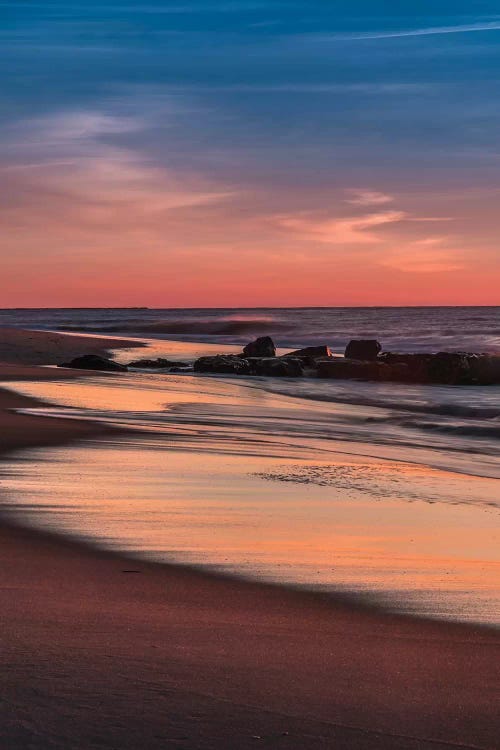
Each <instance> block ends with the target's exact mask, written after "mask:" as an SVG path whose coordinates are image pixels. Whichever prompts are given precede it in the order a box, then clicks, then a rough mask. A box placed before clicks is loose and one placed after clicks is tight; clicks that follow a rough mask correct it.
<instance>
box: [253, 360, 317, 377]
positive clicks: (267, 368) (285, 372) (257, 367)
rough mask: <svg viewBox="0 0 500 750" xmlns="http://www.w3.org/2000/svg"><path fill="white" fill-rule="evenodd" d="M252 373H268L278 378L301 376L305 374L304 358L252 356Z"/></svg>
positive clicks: (267, 374)
mask: <svg viewBox="0 0 500 750" xmlns="http://www.w3.org/2000/svg"><path fill="white" fill-rule="evenodd" d="M245 361H246V362H248V363H249V365H250V372H251V374H252V375H266V376H269V377H278V378H300V377H302V375H303V374H304V370H303V364H302V360H301V359H300V358H299V357H287V358H286V359H285V358H284V357H250V358H248V359H247V360H245Z"/></svg>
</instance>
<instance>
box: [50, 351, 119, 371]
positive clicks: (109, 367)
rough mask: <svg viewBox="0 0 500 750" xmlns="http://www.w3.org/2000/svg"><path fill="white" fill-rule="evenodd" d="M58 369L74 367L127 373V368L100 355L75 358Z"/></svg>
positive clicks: (85, 355)
mask: <svg viewBox="0 0 500 750" xmlns="http://www.w3.org/2000/svg"><path fill="white" fill-rule="evenodd" d="M58 367H72V368H75V369H78V370H102V371H110V372H127V369H128V368H127V366H126V365H121V364H119V363H118V362H114V361H113V360H112V359H108V358H106V357H100V356H99V355H98V354H84V355H83V356H82V357H75V359H72V360H71V362H64V363H63V364H61V365H58Z"/></svg>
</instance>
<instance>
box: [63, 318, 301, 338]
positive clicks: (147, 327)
mask: <svg viewBox="0 0 500 750" xmlns="http://www.w3.org/2000/svg"><path fill="white" fill-rule="evenodd" d="M59 330H64V331H82V330H85V331H95V332H98V333H137V334H161V333H163V334H172V335H179V334H187V335H190V336H195V335H200V336H237V335H239V334H243V333H248V334H254V335H259V334H263V333H265V334H268V333H275V332H279V331H291V330H293V328H292V327H291V326H290V324H288V323H284V322H281V321H276V320H270V319H268V318H232V319H219V320H185V319H184V320H182V319H177V320H160V321H156V322H154V323H146V322H130V321H128V322H124V323H119V324H117V323H112V324H107V323H106V324H99V323H98V324H95V325H81V324H80V325H78V326H76V325H60V326H59Z"/></svg>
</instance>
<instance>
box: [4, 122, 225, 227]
mask: <svg viewBox="0 0 500 750" xmlns="http://www.w3.org/2000/svg"><path fill="white" fill-rule="evenodd" d="M145 127H146V121H144V120H143V119H142V118H141V117H130V116H121V115H116V114H109V113H106V112H101V111H99V110H92V111H91V110H81V111H70V112H59V113H56V114H53V115H51V116H47V117H41V118H37V119H32V120H27V121H24V122H22V123H17V124H16V126H15V127H13V128H12V129H11V137H10V139H9V140H8V141H7V142H6V143H5V142H4V145H6V147H7V153H8V154H9V157H10V158H12V156H11V155H12V154H13V155H14V159H15V161H14V163H7V164H4V166H3V168H2V169H3V170H8V172H9V174H10V181H11V192H14V190H15V189H16V188H17V191H18V194H19V196H24V200H29V199H30V196H31V200H35V199H36V196H37V195H42V194H47V193H50V194H51V195H53V196H58V199H59V201H60V203H61V205H63V204H67V205H68V206H69V205H71V206H73V207H74V209H75V211H76V212H77V213H78V216H79V220H80V221H86V220H87V221H90V222H91V221H93V220H94V219H95V220H96V221H99V222H102V221H104V220H105V219H106V217H108V218H109V219H110V220H114V221H117V220H118V218H119V216H120V214H123V215H122V217H121V218H122V219H123V220H124V222H125V223H128V222H127V221H126V220H127V218H128V220H130V219H131V218H132V217H135V219H136V220H137V221H140V220H141V219H145V218H146V217H151V216H152V215H154V214H155V213H161V212H164V211H168V210H170V209H172V208H180V207H185V206H196V205H203V204H207V203H213V202H217V201H219V200H222V199H224V198H225V197H227V196H228V195H229V194H230V193H229V192H228V191H225V190H221V189H220V187H218V186H215V185H214V184H213V183H212V182H211V181H210V180H208V179H206V178H204V177H202V176H201V175H197V174H193V173H190V172H189V171H187V170H186V171H185V172H183V171H180V170H179V169H170V168H168V167H163V166H159V165H157V164H155V163H153V162H152V161H151V160H150V159H148V158H147V157H146V156H145V155H144V154H143V153H141V151H140V150H138V149H137V148H133V147H130V146H129V147H127V146H123V145H117V144H116V142H115V141H116V139H117V137H119V136H124V135H126V134H130V133H134V132H136V131H137V132H138V131H141V130H143V129H144V128H145ZM55 157H59V158H55Z"/></svg>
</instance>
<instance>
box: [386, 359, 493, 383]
mask: <svg viewBox="0 0 500 750" xmlns="http://www.w3.org/2000/svg"><path fill="white" fill-rule="evenodd" d="M378 359H379V361H381V362H384V363H385V364H388V365H390V366H391V368H392V370H393V372H394V378H393V379H394V380H403V379H404V380H406V381H408V382H413V383H440V384H443V385H474V384H475V383H477V384H485V385H486V384H488V383H490V382H500V357H499V358H498V361H499V365H498V372H497V375H498V380H497V381H495V379H494V378H495V375H494V370H495V367H494V365H492V364H491V362H492V360H494V359H495V358H494V357H488V355H477V354H467V353H464V352H438V353H437V354H397V353H393V352H384V353H383V354H381V355H380V356H379V358H378ZM396 375H398V377H396Z"/></svg>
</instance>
